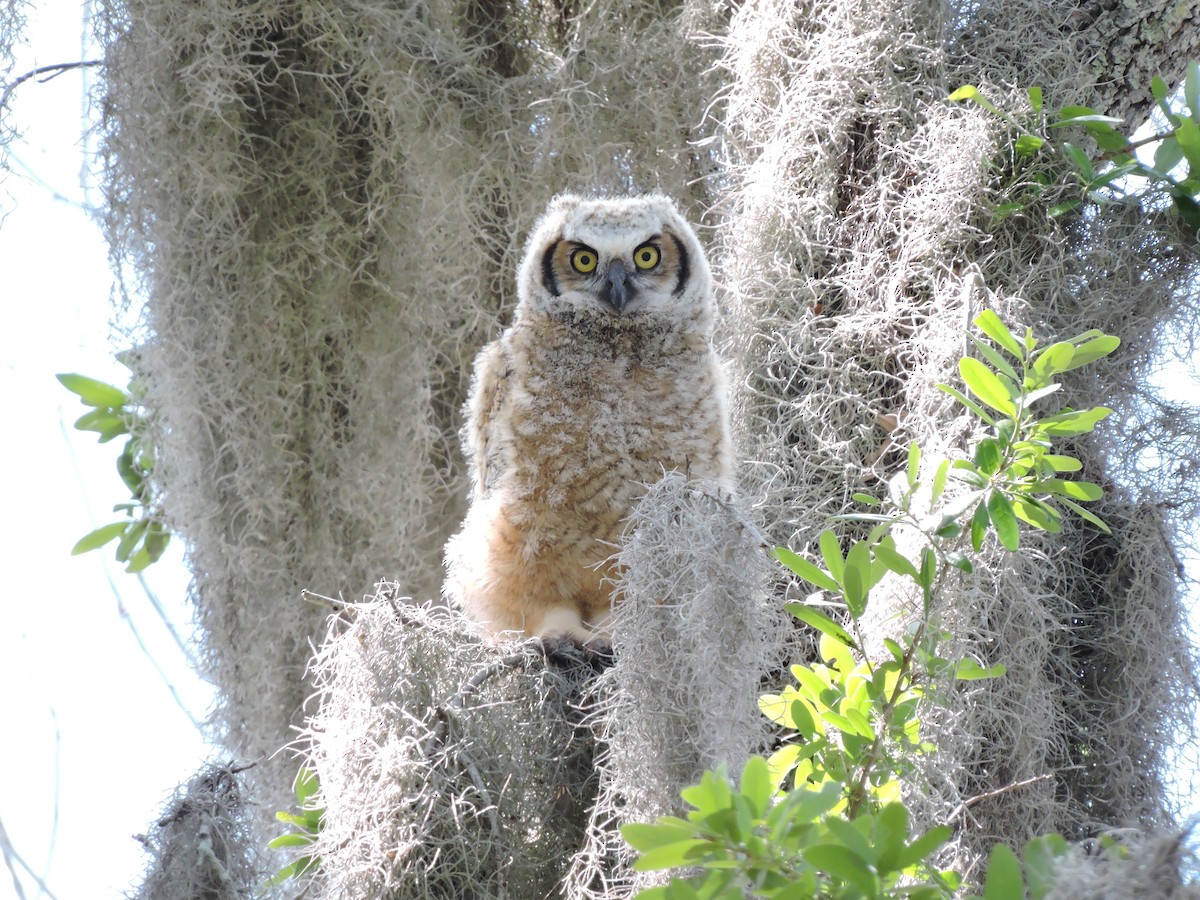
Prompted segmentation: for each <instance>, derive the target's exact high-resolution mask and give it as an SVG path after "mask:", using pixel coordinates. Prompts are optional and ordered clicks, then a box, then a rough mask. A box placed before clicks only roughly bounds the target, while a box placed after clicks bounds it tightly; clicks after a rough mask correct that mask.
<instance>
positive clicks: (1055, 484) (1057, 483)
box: [1032, 478, 1104, 501]
mask: <svg viewBox="0 0 1200 900" xmlns="http://www.w3.org/2000/svg"><path fill="white" fill-rule="evenodd" d="M1032 487H1033V488H1034V489H1035V490H1041V491H1045V492H1046V493H1049V494H1059V495H1061V496H1064V497H1070V498H1071V499H1073V500H1084V501H1088V500H1099V499H1100V498H1101V497H1103V496H1104V488H1102V487H1100V485H1098V484H1092V482H1090V481H1064V480H1063V479H1061V478H1050V479H1047V480H1046V481H1039V482H1036V483H1035V484H1033V485H1032Z"/></svg>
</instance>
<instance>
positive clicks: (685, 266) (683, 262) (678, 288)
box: [667, 231, 692, 296]
mask: <svg viewBox="0 0 1200 900" xmlns="http://www.w3.org/2000/svg"><path fill="white" fill-rule="evenodd" d="M667 237H669V238H670V239H671V242H672V243H673V244H674V245H675V254H676V256H678V257H679V274H678V275H677V276H676V278H675V290H674V292H673V293H674V294H675V296H679V295H680V294H682V293H683V289H684V288H685V287H687V281H688V276H689V275H691V271H692V270H691V266H690V265H689V263H688V252H687V248H686V247H684V246H683V241H681V240H680V239H679V238H677V237H675V235H673V234H671V232H669V231H668V232H667Z"/></svg>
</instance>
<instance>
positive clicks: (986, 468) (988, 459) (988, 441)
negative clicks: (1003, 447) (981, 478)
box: [975, 437, 1000, 475]
mask: <svg viewBox="0 0 1200 900" xmlns="http://www.w3.org/2000/svg"><path fill="white" fill-rule="evenodd" d="M975 465H976V466H978V467H979V470H980V471H981V472H983V473H984V474H985V475H995V474H996V472H998V471H999V470H1000V445H999V444H997V443H996V441H995V439H994V438H990V437H987V438H984V439H983V440H981V441H980V442H979V446H978V447H976V448H975Z"/></svg>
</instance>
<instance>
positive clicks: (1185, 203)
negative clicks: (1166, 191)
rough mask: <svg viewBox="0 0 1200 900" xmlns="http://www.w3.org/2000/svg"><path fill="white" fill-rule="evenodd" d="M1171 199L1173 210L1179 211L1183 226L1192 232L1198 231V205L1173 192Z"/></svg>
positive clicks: (1189, 198)
mask: <svg viewBox="0 0 1200 900" xmlns="http://www.w3.org/2000/svg"><path fill="white" fill-rule="evenodd" d="M1171 199H1172V200H1174V201H1175V209H1176V210H1178V211H1179V217H1180V218H1181V219H1183V222H1184V224H1185V225H1187V227H1188V228H1191V229H1192V230H1193V231H1195V230H1200V203H1197V202H1196V201H1195V200H1193V199H1192V198H1191V197H1187V196H1184V195H1183V194H1179V193H1174V192H1173V193H1172V194H1171Z"/></svg>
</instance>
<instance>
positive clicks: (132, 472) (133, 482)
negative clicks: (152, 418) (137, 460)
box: [117, 441, 143, 497]
mask: <svg viewBox="0 0 1200 900" xmlns="http://www.w3.org/2000/svg"><path fill="white" fill-rule="evenodd" d="M130 443H132V441H131V442H130ZM117 474H118V475H120V476H121V480H122V481H123V482H125V487H127V488H129V493H130V494H132V495H133V496H134V497H140V496H141V493H142V481H143V479H142V473H141V472H140V471H139V470H138V469H137V468H136V467H135V466H134V464H133V454H132V453H131V452H130V450H129V448H128V447H126V448H125V452H124V453H122V454H121V455H120V456H118V457H117Z"/></svg>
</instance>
